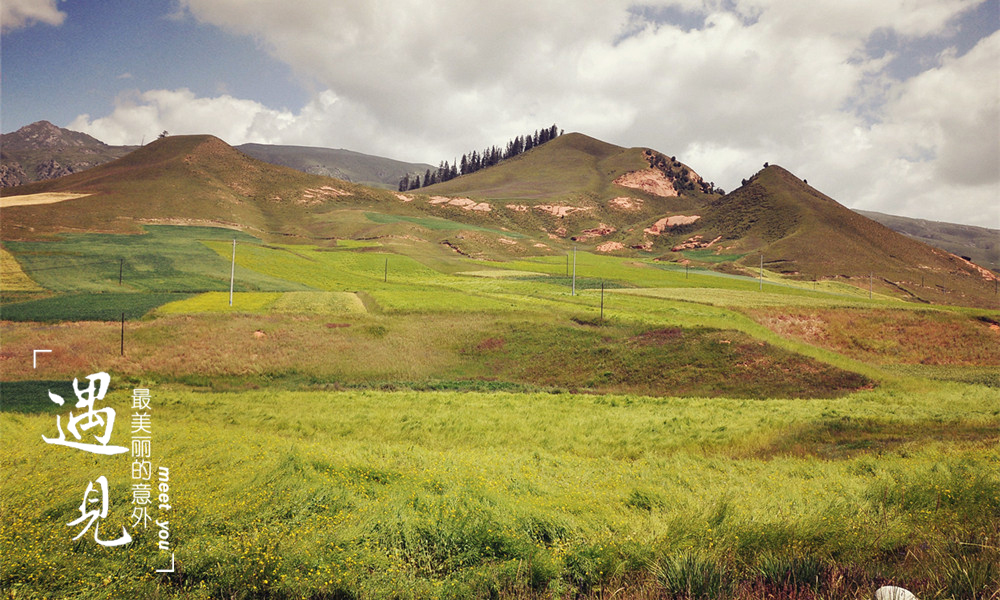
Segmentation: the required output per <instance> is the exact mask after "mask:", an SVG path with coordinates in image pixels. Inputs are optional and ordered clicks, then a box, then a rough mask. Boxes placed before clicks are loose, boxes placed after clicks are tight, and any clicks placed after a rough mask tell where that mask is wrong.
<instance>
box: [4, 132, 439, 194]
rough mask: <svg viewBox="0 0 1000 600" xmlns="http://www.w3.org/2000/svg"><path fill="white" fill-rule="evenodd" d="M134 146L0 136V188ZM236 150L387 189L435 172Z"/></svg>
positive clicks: (263, 148) (271, 150) (362, 158)
mask: <svg viewBox="0 0 1000 600" xmlns="http://www.w3.org/2000/svg"><path fill="white" fill-rule="evenodd" d="M137 147H138V146H109V145H108V144H105V143H104V142H102V141H100V140H98V139H96V138H93V137H91V136H89V135H87V134H85V133H80V132H78V131H72V130H70V129H63V128H61V127H57V126H55V125H53V124H52V123H49V122H48V121H38V122H36V123H32V124H31V125H26V126H24V127H22V128H21V129H18V130H17V131H15V132H13V133H7V134H3V135H0V150H2V151H0V187H14V186H18V185H25V184H28V183H33V182H36V181H44V180H46V179H55V178H56V177H62V176H63V175H71V174H73V173H79V172H81V171H85V170H87V169H90V168H93V167H96V166H98V165H101V164H104V163H106V162H109V161H111V160H114V159H116V158H121V157H122V156H125V155H126V154H128V153H129V152H132V151H133V150H135V149H136V148H137ZM237 149H238V150H240V151H241V152H243V153H244V154H247V155H248V156H252V157H254V158H257V159H259V160H262V161H264V162H268V163H271V164H274V165H280V166H286V167H291V168H293V169H296V170H298V171H302V172H304V173H310V174H312V175H324V176H327V177H335V178H337V179H342V180H344V181H351V182H355V183H361V184H364V185H370V186H373V187H381V188H386V189H393V190H394V189H396V187H397V185H398V184H399V180H400V179H402V177H403V176H404V175H415V174H417V173H419V174H421V175H422V174H423V173H424V172H425V171H426V170H427V169H435V168H436V167H432V166H431V165H428V164H424V163H407V162H402V161H398V160H392V159H390V158H383V157H381V156H372V155H369V154H362V153H360V152H353V151H351V150H344V149H339V150H334V149H331V148H314V147H308V146H277V145H269V144H243V145H242V146H239V147H238V148H237Z"/></svg>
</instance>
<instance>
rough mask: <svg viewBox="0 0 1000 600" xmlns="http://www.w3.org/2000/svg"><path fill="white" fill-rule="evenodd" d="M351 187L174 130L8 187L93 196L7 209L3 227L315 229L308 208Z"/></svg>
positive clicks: (19, 232) (11, 234) (7, 230)
mask: <svg viewBox="0 0 1000 600" xmlns="http://www.w3.org/2000/svg"><path fill="white" fill-rule="evenodd" d="M331 183H333V184H334V185H336V186H337V187H333V186H332V185H331ZM324 186H325V187H326V188H329V189H324ZM344 186H351V184H348V183H347V182H341V181H339V180H335V179H331V178H327V177H321V176H318V175H309V174H306V173H302V172H300V171H296V170H294V169H291V168H288V167H280V166H276V165H271V164H269V163H265V162H263V161H259V160H256V159H253V158H251V157H249V156H247V155H245V154H243V153H241V152H239V151H237V150H235V149H234V148H232V147H231V146H229V145H228V144H226V143H225V142H223V141H222V140H220V139H218V138H216V137H213V136H207V135H191V136H169V137H165V138H162V139H158V140H156V141H154V142H151V143H149V144H146V145H145V146H143V147H141V148H139V149H137V150H135V151H134V152H131V153H129V154H127V155H125V156H124V157H122V158H119V159H117V160H114V161H111V162H108V163H105V164H102V165H99V166H96V167H93V168H91V169H88V170H86V171H82V172H80V173H74V174H72V175H67V176H65V177H60V178H58V179H52V180H47V181H42V182H36V183H32V184H29V185H24V186H20V187H18V188H14V189H6V190H4V191H3V192H4V194H3V195H4V196H5V199H7V200H8V201H10V200H9V198H10V197H11V196H12V195H14V194H15V193H16V194H17V195H20V196H25V195H31V194H40V193H67V192H68V193H74V194H85V195H86V196H85V197H82V198H77V199H73V200H67V201H63V202H58V203H55V204H45V205H36V206H14V207H8V208H5V209H4V217H5V218H4V220H3V223H2V231H3V238H4V239H16V238H17V237H19V236H23V235H25V229H26V228H30V229H31V230H34V231H41V232H58V231H66V230H85V231H107V232H111V231H117V232H134V231H138V230H139V227H138V225H139V223H141V222H179V223H201V224H210V223H216V224H224V225H230V226H241V227H245V228H247V229H249V230H260V231H273V232H280V233H282V234H285V235H311V232H310V230H309V227H308V226H309V220H308V219H306V218H305V217H306V214H307V213H310V212H313V210H314V209H315V208H317V207H318V206H320V205H322V201H323V200H324V199H327V198H329V197H335V196H336V195H338V194H340V195H344V194H347V193H348V192H347V191H345V190H344V189H343V188H344ZM351 189H352V191H353V190H354V188H353V187H352V188H351Z"/></svg>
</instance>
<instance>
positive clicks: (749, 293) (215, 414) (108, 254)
mask: <svg viewBox="0 0 1000 600" xmlns="http://www.w3.org/2000/svg"><path fill="white" fill-rule="evenodd" d="M377 219H378V217H376V220H377ZM421 219H423V221H421V222H419V223H418V222H416V221H413V220H409V219H402V218H400V219H397V220H395V221H393V222H392V223H384V224H383V225H387V226H391V227H399V228H405V227H415V228H420V230H423V231H425V230H428V229H431V230H433V229H435V228H437V229H436V230H438V231H447V232H449V235H451V234H452V233H451V232H454V234H455V235H463V236H472V235H478V234H481V233H483V232H482V231H480V230H478V229H477V228H469V227H468V226H462V227H455V228H454V229H451V228H445V229H441V227H443V226H442V225H441V224H440V223H438V222H437V221H436V220H430V219H428V218H424V217H421ZM441 222H444V223H454V222H453V221H446V220H444V219H442V220H441ZM376 225H378V224H376ZM448 227H451V226H448ZM414 231H416V232H419V231H418V230H416V229H414V230H407V229H394V230H393V233H392V235H393V236H395V237H391V238H380V239H379V240H378V241H373V240H369V239H366V240H337V241H336V243H333V242H331V243H329V244H327V245H315V244H313V245H309V244H278V243H272V242H264V241H263V240H261V239H260V238H256V237H253V236H250V235H246V234H241V233H235V232H232V231H230V230H224V229H211V228H185V227H168V226H157V227H148V228H147V233H146V234H143V235H99V234H66V235H63V236H62V238H61V239H59V240H53V241H46V242H4V250H6V252H7V253H5V255H4V257H3V258H4V264H5V273H6V272H10V273H17V275H16V277H17V281H19V282H21V283H19V284H18V285H21V286H22V287H24V288H25V289H24V290H22V291H20V292H18V293H30V294H37V295H38V297H35V296H24V297H22V296H17V295H14V296H4V298H5V299H4V304H3V306H2V312H0V316H2V318H3V321H2V322H0V335H2V340H3V348H2V352H0V357H2V359H3V375H2V381H0V440H2V441H3V444H4V446H3V447H4V452H3V453H2V454H0V468H2V473H3V481H4V483H3V485H2V486H0V506H2V512H0V557H2V558H0V590H3V593H4V597H5V598H123V597H135V598H240V599H243V598H246V599H264V598H277V599H286V598H287V599H291V598H309V599H321V598H323V599H326V598H359V599H360V598H365V599H368V598H371V599H380V598H496V597H500V598H507V597H510V598H532V599H533V598H539V599H540V598H567V599H568V598H595V599H596V598H625V599H640V598H670V599H691V600H693V599H696V598H723V599H734V600H744V599H751V598H793V599H800V600H820V599H824V600H825V599H830V600H840V599H845V600H846V599H860V598H871V597H872V594H873V592H874V590H875V589H876V588H877V587H879V586H880V585H884V584H896V585H902V586H904V587H907V588H909V589H911V590H912V591H914V592H915V593H917V595H918V597H920V598H921V599H925V598H935V599H966V598H975V599H977V600H979V599H990V598H993V599H995V598H997V597H998V596H997V590H1000V567H997V565H998V564H1000V549H998V548H1000V468H998V465H1000V454H998V444H1000V433H998V432H1000V387H998V385H1000V312H998V311H996V310H986V309H965V308H954V307H943V306H934V305H926V304H917V303H905V302H901V301H899V300H894V299H891V298H887V297H884V296H880V295H879V294H878V293H875V294H872V296H873V297H872V298H871V299H869V297H868V293H867V290H859V289H858V288H856V287H852V286H849V285H846V284H844V283H841V282H832V281H821V282H806V281H793V280H788V279H784V278H782V277H780V276H778V275H777V274H774V273H766V274H765V280H764V283H763V290H761V289H759V288H760V286H761V284H760V282H759V281H758V280H756V279H753V278H749V277H739V276H736V275H731V274H725V273H718V272H715V271H710V270H705V269H686V268H685V267H684V266H683V265H681V264H676V263H663V262H658V261H654V260H649V259H639V258H622V257H611V256H602V255H595V254H590V253H587V252H582V251H580V252H577V253H576V257H575V258H576V261H575V262H576V277H575V286H574V277H573V274H572V268H573V256H572V255H571V254H570V255H569V256H567V255H564V254H558V255H553V254H551V253H550V254H548V255H544V253H542V255H537V256H532V255H525V256H520V257H517V258H510V259H508V260H502V261H501V260H482V259H472V258H469V257H466V256H462V255H459V254H457V253H454V252H452V251H451V250H449V249H448V248H444V249H443V250H442V248H440V247H438V246H439V244H437V243H434V244H431V243H429V242H427V241H426V240H422V239H421V240H418V239H417V238H416V236H411V237H409V238H407V237H405V236H406V235H409V233H408V232H411V233H412V232H414ZM505 235H506V234H505ZM234 237H236V239H237V251H236V272H235V293H234V294H233V303H232V306H230V304H229V274H230V258H231V256H232V239H233V238H234ZM119 269H121V273H122V284H121V285H119V281H118V277H119ZM5 281H6V280H5ZM31 282H34V284H32V283H31ZM35 284H37V286H36V285H35ZM574 287H575V292H574ZM29 288H30V289H29ZM602 288H603V291H602ZM41 296H44V297H41ZM8 298H10V299H12V300H8ZM123 312H124V313H125V315H126V318H127V319H128V320H129V322H128V323H127V327H126V328H125V333H124V339H122V338H121V337H120V336H121V335H122V333H121V327H120V326H119V325H118V323H117V320H118V319H119V318H120V317H121V314H122V313H123ZM122 343H123V344H124V352H122V350H121V348H122V345H121V344H122ZM39 348H44V349H49V350H51V352H50V353H46V354H43V355H39V356H38V357H36V358H37V363H38V364H37V365H36V364H33V362H32V358H33V351H34V350H35V349H39ZM97 371H107V372H109V373H110V374H111V376H112V391H111V393H110V394H109V395H108V398H107V399H106V400H107V401H106V402H104V403H99V404H100V405H99V406H98V408H100V407H101V406H109V407H112V408H114V409H115V410H116V411H117V418H116V421H115V425H114V434H113V437H112V439H111V442H110V443H112V444H120V445H128V444H129V437H130V435H131V433H130V425H131V422H130V419H131V413H132V409H131V405H130V402H131V397H130V390H131V389H132V388H135V387H148V388H149V389H150V390H151V391H152V403H151V414H152V415H153V416H152V419H153V431H152V440H153V442H152V444H153V446H152V448H153V451H152V452H153V457H154V459H153V464H154V471H153V483H155V479H156V474H155V473H156V471H155V469H156V467H159V466H163V467H166V468H168V469H169V471H170V482H169V495H170V498H171V505H172V508H171V509H170V510H169V511H164V512H162V513H154V514H158V516H159V517H161V518H163V519H167V520H169V521H170V543H171V547H172V551H173V552H174V554H175V558H176V570H175V572H174V573H172V574H158V573H156V572H155V570H156V569H161V568H163V567H165V566H167V565H168V563H169V553H162V552H159V551H157V549H156V541H157V540H158V539H159V538H157V531H156V530H157V527H156V526H155V524H153V523H150V525H149V527H148V528H142V527H141V526H139V527H135V526H131V522H130V518H129V517H130V514H131V512H132V504H131V501H132V488H131V485H132V483H133V480H132V479H131V472H130V464H131V459H130V458H129V455H128V454H127V453H126V454H122V455H117V456H96V455H92V454H86V453H82V452H79V451H76V450H73V449H70V448H65V447H59V446H53V445H49V444H46V443H44V442H43V441H42V439H41V437H42V436H43V435H44V436H49V437H51V436H52V435H54V434H55V433H56V419H55V417H56V416H57V415H60V416H61V418H62V426H63V427H65V426H66V423H67V419H68V413H69V411H71V410H73V411H76V412H79V410H80V409H78V408H74V407H73V404H74V402H73V401H72V398H73V392H72V387H71V385H70V384H69V382H70V381H71V380H72V379H73V378H83V377H85V376H86V375H88V374H91V373H94V372H97ZM50 391H51V392H53V393H57V394H60V395H62V396H64V397H66V400H67V404H66V405H65V406H62V407H61V406H58V405H56V404H55V403H53V402H51V401H50V400H49V396H48V392H50ZM99 475H105V476H106V477H107V480H108V482H109V501H110V511H109V514H108V516H107V518H106V519H105V520H103V521H102V522H101V525H100V534H101V537H102V538H105V539H106V538H110V537H114V536H117V533H116V532H118V531H121V527H122V526H126V527H129V528H130V531H131V533H132V536H133V538H134V539H133V542H132V543H131V544H129V545H128V546H125V547H121V548H102V547H99V546H97V544H96V543H95V542H94V540H93V529H91V530H90V531H89V532H88V533H87V534H86V535H84V536H83V537H81V538H80V539H79V540H76V541H74V540H73V539H72V538H73V537H74V536H75V535H76V534H77V533H78V532H79V527H68V526H67V523H69V522H71V521H73V520H74V519H76V518H78V517H79V516H80V514H81V513H80V509H79V507H80V502H81V497H82V495H83V492H84V490H85V489H86V487H87V484H88V483H89V482H91V481H93V480H94V479H95V478H96V477H97V476H99ZM130 526H131V527H130Z"/></svg>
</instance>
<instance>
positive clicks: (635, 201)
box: [0, 134, 996, 306]
mask: <svg viewBox="0 0 1000 600" xmlns="http://www.w3.org/2000/svg"><path fill="white" fill-rule="evenodd" d="M15 190H16V191H15ZM15 190H10V189H8V190H6V191H4V192H3V195H4V206H5V208H4V219H3V222H2V224H0V227H2V235H3V239H5V240H18V239H39V238H44V237H46V236H51V235H52V234H55V233H59V232H69V231H80V230H84V231H99V232H130V233H134V232H140V231H142V226H143V225H145V224H187V225H216V226H219V225H221V226H226V227H231V228H236V229H242V230H244V231H247V232H248V233H252V234H253V235H259V236H263V237H264V238H265V239H267V240H270V241H279V240H281V241H296V240H298V241H303V242H312V243H325V244H333V243H334V242H333V240H334V239H336V238H341V239H343V238H353V239H379V240H393V243H394V244H395V245H396V247H397V249H396V251H398V252H401V253H405V254H408V255H411V256H413V257H414V258H418V260H424V261H429V260H436V258H435V257H438V258H441V257H447V256H453V255H454V253H457V254H459V255H464V256H469V257H474V258H480V259H489V260H498V259H500V260H502V259H507V258H513V257H524V256H539V255H541V256H545V255H553V254H562V253H563V252H565V251H566V250H568V249H569V248H571V247H579V248H580V249H582V250H590V251H594V252H597V253H613V254H619V255H624V256H646V257H658V260H661V261H680V262H684V263H688V262H694V263H696V264H701V265H707V266H711V267H712V268H715V269H716V270H721V271H725V272H736V273H740V274H746V275H756V273H757V271H756V267H758V266H759V260H760V254H761V253H763V255H764V266H765V268H766V269H767V270H768V271H769V272H772V273H775V274H781V275H784V276H788V277H792V278H796V279H804V280H831V279H836V280H842V281H846V282H849V283H852V284H854V285H857V286H859V287H863V288H865V289H867V288H868V287H869V284H870V285H871V287H872V288H873V291H877V292H879V293H884V294H888V295H890V296H896V297H902V298H906V299H910V300H916V301H924V302H943V303H958V304H973V305H980V306H993V305H995V302H996V300H995V296H994V286H995V285H996V284H995V283H994V282H995V275H993V274H992V273H990V272H989V271H987V270H985V269H982V268H980V267H977V266H976V265H974V264H972V263H971V262H969V261H966V260H963V259H962V258H960V257H958V256H955V255H952V254H949V253H947V252H944V251H941V250H937V249H934V248H931V247H930V246H927V245H926V244H923V243H920V242H918V241H915V240H912V239H910V238H907V237H905V236H902V235H900V234H897V233H895V232H893V231H891V230H890V229H888V228H886V227H884V226H882V225H880V224H878V223H876V222H875V221H872V220H870V219H868V218H866V217H864V216H861V215H859V214H857V213H854V212H852V211H850V210H848V209H846V208H845V207H843V206H841V205H840V204H838V203H837V202H836V201H834V200H833V199H832V198H829V197H827V196H825V195H823V194H822V193H820V192H818V191H816V190H814V189H813V188H811V187H809V186H808V185H807V184H805V183H804V182H802V181H801V180H800V179H798V178H797V177H795V176H794V175H793V174H791V173H789V172H788V171H786V170H784V169H782V168H780V167H777V166H771V167H768V168H765V169H764V170H763V171H761V172H760V173H758V174H756V175H755V176H754V177H752V178H751V180H750V181H748V182H747V183H746V185H744V186H743V187H741V188H739V189H737V190H735V191H733V192H732V193H730V194H728V195H725V196H722V195H719V194H717V193H708V192H710V191H712V186H711V184H708V183H706V182H704V181H703V180H702V179H701V177H700V176H699V175H698V174H697V173H696V172H694V171H693V170H692V169H690V168H689V167H687V166H686V165H683V164H682V163H680V162H678V161H676V160H675V159H674V158H673V157H667V156H666V155H664V154H661V153H659V152H656V151H654V150H650V149H644V148H628V149H626V148H621V147H619V146H614V145H612V144H607V143H605V142H601V141H599V140H595V139H593V138H589V137H587V136H585V135H582V134H566V135H564V136H560V137H558V138H556V139H554V140H552V141H550V142H548V143H547V144H544V145H542V146H539V147H536V148H533V149H532V150H530V151H527V152H524V153H523V154H521V155H519V156H517V157H515V158H513V159H510V160H507V161H504V162H502V163H500V164H499V165H497V166H494V167H491V168H489V169H484V170H481V171H478V172H476V173H472V174H470V175H466V176H462V177H458V178H456V179H453V180H451V181H448V182H445V183H442V184H437V185H433V186H429V187H427V188H422V189H421V190H420V193H406V194H401V193H395V192H390V191H388V190H379V189H374V188H371V187H366V186H362V185H357V184H353V183H350V182H347V181H343V180H338V179H333V178H329V177H323V176H319V175H309V174H306V173H302V172H300V171H297V170H294V169H291V168H288V167H280V166H275V165H271V164H268V163H265V162H262V161H259V160H256V159H254V158H251V157H249V156H247V155H245V154H243V153H241V152H239V151H238V150H236V149H234V148H232V147H231V146H229V145H227V144H226V143H225V142H223V141H222V140H219V139H218V138H214V137H211V136H172V137H167V138H164V139H161V140H157V141H155V142H153V143H150V144H148V145H146V146H145V147H143V148H140V149H138V150H136V151H135V152H132V153H130V154H128V155H127V156H125V157H122V158H120V159H118V160H115V161H113V162H110V163H106V164H104V165H100V166H98V167H95V168H93V169H90V170H87V171H84V172H82V173H76V174H72V175H68V176H66V177H62V178H59V179H55V180H50V181H45V182H39V183H34V184H31V185H27V186H21V187H19V188H15ZM13 193H16V194H17V195H18V198H20V199H28V200H31V199H34V198H39V197H38V196H35V195H37V194H54V193H63V194H70V193H71V194H75V195H83V196H82V197H73V198H72V199H65V198H68V197H69V196H61V197H59V198H58V199H59V200H62V201H59V202H56V203H54V204H44V205H23V206H17V205H14V204H18V203H20V200H18V201H15V200H14V199H12V198H11V196H12V195H13ZM44 198H46V199H47V198H51V196H45V197H44Z"/></svg>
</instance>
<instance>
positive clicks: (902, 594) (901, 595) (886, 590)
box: [875, 585, 918, 600]
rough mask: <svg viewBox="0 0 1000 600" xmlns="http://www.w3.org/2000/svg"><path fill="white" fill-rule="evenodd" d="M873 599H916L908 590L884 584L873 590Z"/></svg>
mask: <svg viewBox="0 0 1000 600" xmlns="http://www.w3.org/2000/svg"><path fill="white" fill-rule="evenodd" d="M875 600H918V599H917V597H916V596H914V595H913V594H912V593H911V592H910V590H907V589H904V588H901V587H896V586H894V585H886V586H883V587H880V588H879V589H877V590H875Z"/></svg>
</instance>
